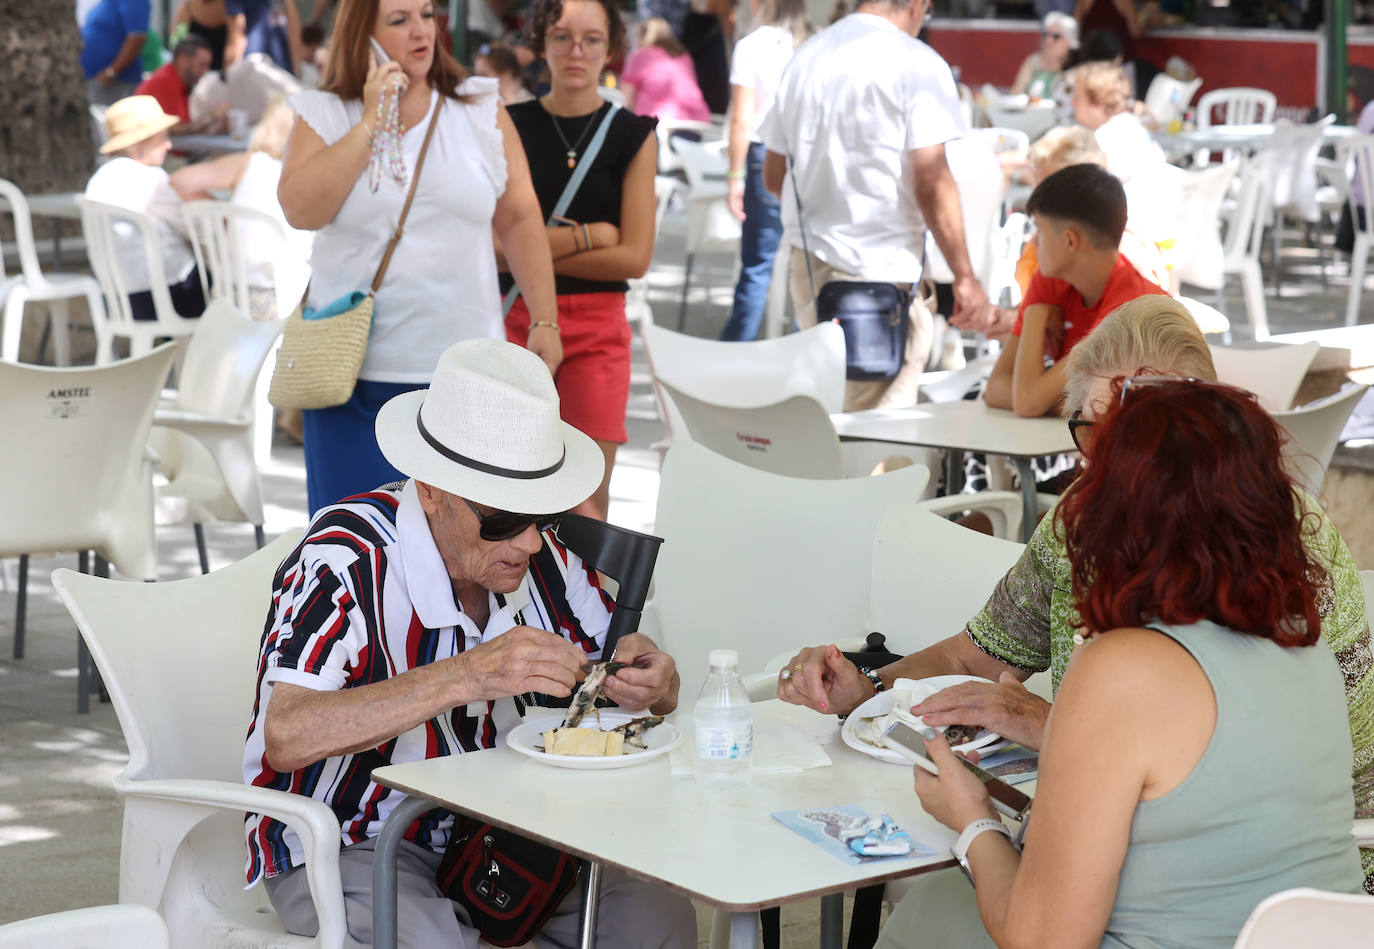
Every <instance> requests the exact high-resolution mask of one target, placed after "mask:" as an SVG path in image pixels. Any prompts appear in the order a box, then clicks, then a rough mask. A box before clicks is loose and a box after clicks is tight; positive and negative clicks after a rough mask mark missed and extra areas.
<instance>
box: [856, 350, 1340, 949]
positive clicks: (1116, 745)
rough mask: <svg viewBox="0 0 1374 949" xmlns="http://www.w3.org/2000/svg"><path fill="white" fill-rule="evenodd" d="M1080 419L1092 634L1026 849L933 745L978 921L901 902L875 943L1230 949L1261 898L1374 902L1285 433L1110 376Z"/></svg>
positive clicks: (1191, 388) (1066, 693)
mask: <svg viewBox="0 0 1374 949" xmlns="http://www.w3.org/2000/svg"><path fill="white" fill-rule="evenodd" d="M1083 404H1084V409H1083V411H1082V412H1081V414H1078V415H1076V417H1075V422H1076V423H1077V424H1076V425H1075V426H1074V432H1075V436H1076V439H1077V440H1078V442H1079V444H1080V446H1081V448H1082V449H1083V451H1084V454H1085V456H1086V459H1087V465H1086V467H1085V470H1084V472H1083V474H1082V475H1081V476H1080V478H1079V479H1078V480H1077V481H1076V482H1075V483H1074V484H1073V486H1072V487H1071V488H1070V489H1069V491H1068V492H1067V493H1066V494H1065V496H1064V499H1063V500H1062V501H1061V503H1060V505H1059V507H1058V508H1057V510H1056V512H1055V519H1056V521H1055V528H1056V530H1058V531H1059V532H1061V533H1062V536H1063V538H1064V542H1065V544H1066V546H1067V550H1068V557H1069V561H1070V564H1071V567H1072V569H1071V573H1070V582H1071V584H1072V588H1073V599H1074V603H1075V605H1076V608H1077V611H1078V613H1079V616H1080V619H1081V621H1082V622H1081V626H1082V632H1081V634H1080V635H1078V636H1076V637H1075V644H1076V645H1075V649H1074V655H1073V658H1072V659H1071V661H1070V662H1069V665H1068V669H1067V671H1066V672H1065V674H1064V677H1063V680H1062V683H1061V685H1060V688H1059V692H1058V694H1057V696H1056V699H1055V702H1054V706H1053V711H1052V712H1051V713H1050V718H1049V723H1048V725H1047V727H1046V730H1045V735H1044V743H1043V745H1042V749H1041V755H1040V765H1039V775H1040V781H1039V787H1038V789H1037V794H1036V803H1035V807H1034V810H1033V811H1032V815H1033V816H1032V817H1031V819H1030V822H1029V827H1028V829H1027V834H1026V838H1025V846H1024V852H1020V851H1018V850H1017V849H1016V848H1015V847H1013V845H1012V843H1011V840H1010V839H1009V838H1008V837H1007V836H1004V834H1003V833H999V832H998V831H1000V830H1001V828H1002V824H1001V822H1000V820H998V819H997V814H996V812H995V811H994V810H993V809H992V807H991V806H990V803H989V799H988V795H987V792H986V791H985V790H984V788H983V786H982V784H981V782H979V781H978V780H977V779H976V778H975V777H973V776H972V775H971V774H970V773H969V772H968V771H966V770H965V769H964V768H963V767H962V766H961V765H960V764H959V762H958V759H957V758H956V757H955V756H954V753H953V752H951V751H950V749H949V746H948V745H947V744H946V743H945V741H944V740H943V739H942V738H940V737H938V736H937V735H936V733H935V732H933V731H931V732H930V733H929V736H928V737H927V745H928V747H929V749H930V752H931V755H932V757H933V758H934V759H935V761H936V763H937V764H938V765H939V767H940V776H939V777H938V778H936V777H932V776H930V775H928V774H927V773H926V772H924V771H922V770H920V769H917V770H916V772H915V776H916V792H917V794H918V795H920V798H921V803H922V805H923V806H924V807H925V809H926V810H927V811H928V812H929V813H930V814H932V815H933V816H934V817H936V818H937V819H938V820H940V821H941V822H942V823H944V824H945V825H946V826H948V827H950V828H951V829H953V830H955V831H957V832H962V833H961V839H960V841H959V843H958V844H957V845H956V851H958V854H957V855H958V856H960V857H961V860H962V861H964V863H965V868H966V869H967V870H968V872H969V874H970V875H971V877H972V880H973V882H974V887H975V889H974V890H973V891H969V890H968V889H967V888H966V887H962V886H961V887H960V889H951V890H950V892H949V893H947V894H938V897H940V898H941V900H940V901H941V902H942V903H944V904H945V906H946V908H947V909H948V908H950V905H949V904H951V903H962V904H964V907H965V909H966V912H964V913H962V914H958V913H936V914H928V915H922V916H921V917H920V918H916V915H915V914H916V913H917V912H918V907H917V906H916V904H915V903H914V902H910V901H904V902H903V903H902V904H901V906H899V908H898V909H897V911H896V912H895V913H894V914H893V917H892V919H891V921H890V922H889V924H888V927H887V929H885V930H884V935H883V939H882V940H881V942H880V945H882V946H899V945H905V944H906V943H907V940H908V939H910V938H911V937H912V936H914V935H919V938H920V943H921V944H922V945H932V946H934V945H938V946H987V945H990V944H995V945H997V946H1001V947H1008V946H1018V947H1019V946H1051V945H1053V946H1099V945H1100V946H1104V947H1108V946H1110V947H1144V946H1149V947H1175V946H1176V947H1184V946H1187V947H1201V949H1229V947H1230V946H1231V945H1232V944H1233V943H1234V941H1235V938H1236V935H1237V933H1238V932H1239V930H1240V928H1241V925H1242V924H1243V923H1244V921H1245V918H1246V916H1247V915H1248V914H1249V912H1250V911H1251V910H1252V909H1253V908H1254V907H1255V905H1256V904H1257V903H1259V902H1260V901H1261V900H1262V899H1264V898H1265V897H1267V896H1270V895H1272V894H1274V893H1277V892H1279V891H1281V890H1285V889H1288V888H1291V887H1296V886H1314V887H1318V888H1321V889H1324V890H1336V891H1341V892H1348V893H1354V892H1358V890H1359V888H1360V881H1361V871H1360V866H1359V860H1358V857H1357V854H1356V850H1355V844H1354V840H1353V838H1352V837H1351V835H1350V828H1351V819H1352V816H1353V814H1354V811H1355V803H1354V797H1353V795H1352V791H1351V777H1350V773H1351V763H1352V752H1351V740H1350V732H1349V728H1348V725H1347V719H1346V710H1345V705H1344V701H1343V696H1344V694H1343V688H1342V676H1341V671H1340V669H1339V668H1338V666H1337V664H1336V660H1335V658H1334V657H1333V655H1332V652H1331V650H1330V649H1328V648H1326V647H1325V646H1317V647H1316V648H1313V647H1314V646H1315V644H1317V643H1318V642H1319V641H1320V638H1321V634H1322V624H1321V609H1320V608H1321V607H1322V606H1323V603H1324V601H1325V600H1327V599H1329V598H1330V596H1331V595H1332V594H1331V580H1330V576H1329V575H1328V573H1327V571H1326V569H1325V568H1324V567H1323V566H1322V565H1321V564H1320V563H1319V562H1318V561H1317V560H1315V559H1314V558H1313V557H1312V556H1311V555H1310V554H1309V552H1308V549H1307V547H1306V546H1305V544H1304V534H1305V533H1306V532H1308V531H1311V530H1312V529H1313V526H1314V525H1312V524H1309V523H1308V520H1309V519H1307V518H1296V519H1295V518H1294V516H1293V512H1294V506H1295V488H1294V485H1293V482H1292V481H1291V479H1290V478H1289V477H1288V475H1287V474H1286V473H1285V472H1284V467H1283V462H1282V459H1281V456H1280V445H1281V442H1282V435H1281V432H1280V429H1279V428H1278V426H1277V424H1276V423H1275V422H1274V420H1273V419H1272V418H1271V417H1270V416H1269V415H1268V414H1267V413H1265V412H1264V411H1263V410H1262V409H1261V408H1260V407H1259V406H1258V405H1257V404H1256V402H1255V400H1254V397H1253V396H1251V395H1249V394H1248V393H1245V392H1242V391H1240V390H1238V389H1234V388H1231V387H1229V386H1223V385H1218V384H1216V383H1211V382H1200V381H1196V380H1183V379H1178V378H1175V377H1171V376H1161V375H1145V376H1136V377H1133V378H1121V377H1117V378H1107V377H1096V378H1094V379H1093V380H1092V383H1091V385H1090V386H1089V389H1088V392H1087V397H1086V401H1085V402H1084V403H1083ZM989 818H990V820H989ZM986 831H991V832H986ZM946 876H948V875H946ZM955 882H956V883H960V884H961V881H957V880H956V881H955ZM935 898H937V894H932V893H927V894H926V899H927V901H929V900H931V899H935ZM975 900H976V908H975V907H974V906H973V905H972V904H973V903H974V901H975ZM941 917H945V918H944V919H941ZM956 917H959V918H956ZM980 922H981V925H980ZM943 923H952V924H953V925H954V929H955V930H956V931H954V932H950V933H944V932H937V931H935V930H938V929H939V927H940V925H941V924H943Z"/></svg>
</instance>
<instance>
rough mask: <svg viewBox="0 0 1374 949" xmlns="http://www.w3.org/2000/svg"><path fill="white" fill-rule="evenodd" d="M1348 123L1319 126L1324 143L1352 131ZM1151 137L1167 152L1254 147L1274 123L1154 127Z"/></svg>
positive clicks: (1268, 136)
mask: <svg viewBox="0 0 1374 949" xmlns="http://www.w3.org/2000/svg"><path fill="white" fill-rule="evenodd" d="M1356 132H1357V130H1356V129H1355V128H1354V127H1353V126H1350V125H1328V126H1326V128H1325V129H1323V130H1322V141H1323V142H1325V143H1326V144H1328V145H1329V144H1332V143H1334V142H1338V141H1340V140H1341V139H1344V138H1349V137H1350V136H1351V135H1354V134H1356ZM1153 134H1154V139H1155V141H1157V142H1158V143H1159V144H1160V147H1162V148H1163V149H1164V151H1165V152H1166V153H1168V154H1170V155H1174V156H1182V155H1191V154H1193V153H1194V152H1197V151H1201V150H1203V149H1206V150H1207V151H1209V152H1219V151H1224V150H1226V149H1228V148H1243V149H1248V150H1254V149H1257V148H1262V147H1263V146H1265V145H1266V144H1268V142H1269V140H1270V139H1271V138H1273V137H1274V126H1272V125H1267V124H1254V125H1212V126H1209V127H1208V128H1205V129H1203V128H1197V129H1188V130H1186V131H1181V132H1172V133H1171V132H1167V131H1164V130H1160V131H1157V132H1155V133H1153Z"/></svg>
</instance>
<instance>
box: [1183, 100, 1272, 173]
mask: <svg viewBox="0 0 1374 949" xmlns="http://www.w3.org/2000/svg"><path fill="white" fill-rule="evenodd" d="M1277 111H1278V98H1277V97H1275V95H1274V94H1273V93H1272V92H1269V91H1268V90H1267V89H1254V88H1250V87H1248V86H1233V87H1231V88H1227V89H1213V90H1212V91H1211V92H1204V93H1203V94H1202V97H1201V98H1199V99H1198V100H1197V127H1198V128H1200V129H1206V128H1211V127H1212V126H1214V125H1268V124H1269V123H1270V122H1273V121H1274V114H1275V112H1277ZM1235 151H1236V150H1235V149H1225V150H1223V151H1222V156H1223V158H1224V160H1226V161H1230V160H1232V159H1233V158H1235V157H1236V154H1235ZM1210 159H1211V155H1210V153H1209V152H1208V151H1207V150H1206V149H1202V150H1200V151H1199V152H1198V153H1197V154H1196V156H1195V162H1196V164H1197V165H1198V166H1199V167H1202V166H1204V165H1206V164H1207V163H1208V161H1210Z"/></svg>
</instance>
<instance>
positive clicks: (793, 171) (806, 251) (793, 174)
mask: <svg viewBox="0 0 1374 949" xmlns="http://www.w3.org/2000/svg"><path fill="white" fill-rule="evenodd" d="M787 161H788V164H789V165H790V166H791V167H790V174H789V175H788V179H789V180H790V181H791V182H792V199H793V200H794V201H796V202H797V231H798V232H799V233H800V234H801V240H802V256H803V257H805V258H806V282H807V284H808V285H809V286H810V287H811V299H812V300H813V301H814V300H815V299H816V278H815V276H814V275H813V274H812V272H811V248H810V247H808V246H807V244H806V225H805V224H804V223H803V222H802V203H801V192H800V191H798V190H797V163H796V162H795V161H793V160H792V158H791V157H790V156H789V157H788V159H787ZM928 230H929V229H927V231H928ZM925 241H926V238H923V239H922V240H921V275H920V277H918V278H917V279H916V281H915V282H914V283H913V284H912V285H911V290H910V291H908V294H907V295H908V296H909V297H910V298H911V299H912V300H914V299H916V297H917V294H918V293H919V292H920V286H921V281H922V280H924V279H925V276H926V243H925ZM909 303H910V301H908V304H909Z"/></svg>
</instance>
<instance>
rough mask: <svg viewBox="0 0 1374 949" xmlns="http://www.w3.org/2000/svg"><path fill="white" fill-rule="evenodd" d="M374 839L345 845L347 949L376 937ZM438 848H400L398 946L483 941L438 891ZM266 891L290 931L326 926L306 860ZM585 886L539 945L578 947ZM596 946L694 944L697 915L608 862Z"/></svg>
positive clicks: (471, 948)
mask: <svg viewBox="0 0 1374 949" xmlns="http://www.w3.org/2000/svg"><path fill="white" fill-rule="evenodd" d="M375 846H376V840H375V839H372V840H364V841H363V842H362V843H357V844H352V845H350V846H348V847H344V848H343V849H342V850H340V851H339V877H340V879H341V881H342V882H343V892H344V912H345V914H346V915H347V917H348V937H347V939H346V940H345V942H344V945H345V946H346V947H348V949H362V947H367V946H371V945H372V857H373V850H374V848H375ZM439 859H440V855H439V854H437V853H432V852H431V851H429V850H426V849H425V848H423V847H421V846H420V845H419V844H415V843H412V842H411V841H409V840H403V841H401V847H400V850H399V851H398V853H397V855H396V876H397V893H398V897H397V914H396V919H397V928H398V934H397V935H398V938H397V945H398V946H399V947H400V949H434V947H443V949H477V944H478V932H477V930H475V929H473V928H472V927H471V926H469V925H468V924H467V923H468V920H467V917H466V915H461V914H462V910H461V908H459V907H458V906H457V904H455V903H452V902H450V901H449V900H448V898H447V897H445V896H444V895H443V894H442V893H441V892H440V891H439V885H438V883H436V882H435V880H434V874H435V872H436V871H437V870H438V867H439ZM266 886H267V895H268V897H269V898H270V899H271V900H272V906H273V907H274V908H275V909H276V911H277V915H278V916H279V917H280V918H281V921H282V925H283V926H285V927H286V930H287V932H290V933H295V934H296V935H299V936H313V935H315V934H316V933H317V932H318V931H319V928H320V924H319V920H318V919H317V918H316V916H315V904H314V902H313V901H312V900H311V898H310V886H309V884H308V883H307V882H306V876H305V868H304V867H296V868H295V869H294V870H291V871H289V872H287V873H281V874H278V875H277V876H274V877H272V878H271V879H269V880H267V881H266ZM581 893H582V890H581V887H580V886H578V887H574V888H573V890H572V892H571V893H569V894H568V896H567V898H566V899H564V900H563V902H562V903H561V904H560V905H559V907H558V909H557V910H556V911H555V912H554V914H553V916H551V917H550V918H549V921H548V922H547V923H546V924H545V925H544V929H543V930H542V931H541V932H540V933H539V935H538V936H537V937H536V938H535V945H537V946H540V947H541V949H572V947H573V946H575V945H576V943H577V920H578V910H579V904H580V897H581ZM596 944H597V946H598V949H641V947H643V949H695V947H696V944H697V919H696V913H695V911H694V910H693V909H692V904H691V901H689V900H687V899H686V898H685V897H681V896H678V895H677V894H675V893H669V892H668V891H667V890H663V889H660V888H659V887H656V886H654V885H653V884H650V883H645V882H643V881H640V880H636V879H634V878H632V877H629V876H627V875H626V874H624V873H621V872H619V871H618V870H613V869H611V868H610V867H607V868H606V869H605V870H604V871H603V873H602V875H601V904H600V910H599V912H598V913H597V925H596Z"/></svg>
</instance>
